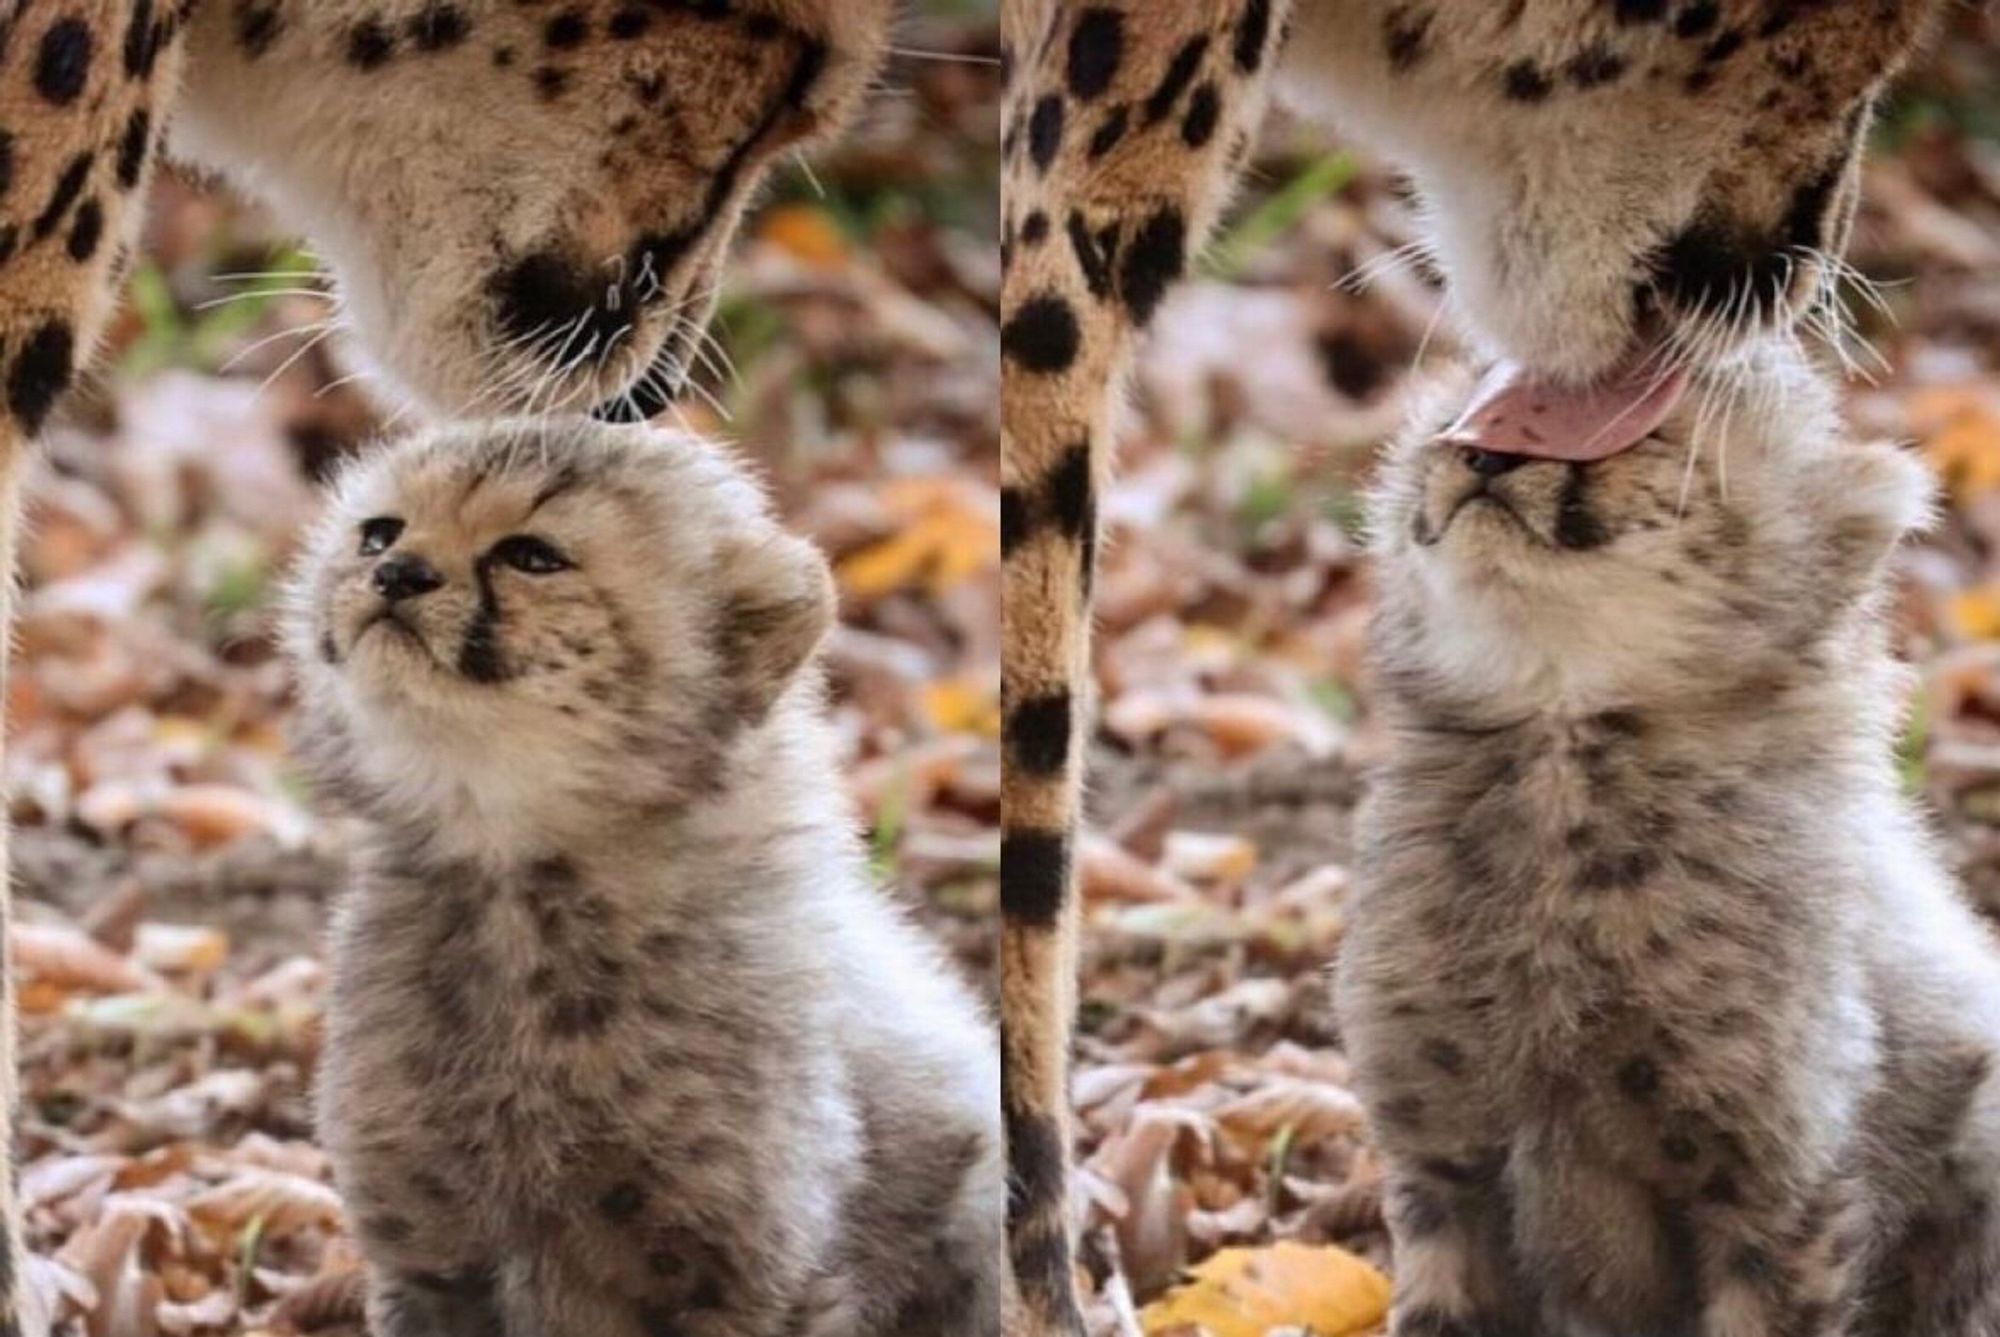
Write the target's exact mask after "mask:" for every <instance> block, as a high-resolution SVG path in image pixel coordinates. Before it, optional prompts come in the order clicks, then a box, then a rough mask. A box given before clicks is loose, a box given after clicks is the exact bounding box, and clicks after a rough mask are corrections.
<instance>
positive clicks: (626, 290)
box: [491, 251, 638, 361]
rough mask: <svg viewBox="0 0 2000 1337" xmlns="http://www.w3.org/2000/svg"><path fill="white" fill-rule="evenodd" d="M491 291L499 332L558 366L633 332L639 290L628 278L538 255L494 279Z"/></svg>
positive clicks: (553, 255)
mask: <svg viewBox="0 0 2000 1337" xmlns="http://www.w3.org/2000/svg"><path fill="white" fill-rule="evenodd" d="M491 291H492V294H493V298H494V301H495V304H496V306H497V308H498V311H499V319H500V327H501V328H502V329H503V330H504V331H506V333H507V334H508V335H509V336H510V337H511V338H513V339H514V340H515V341H516V342H517V343H519V344H522V345H525V346H526V347H527V349H528V351H529V353H530V355H531V356H534V357H536V358H538V359H541V360H546V361H558V360H567V359H570V358H572V357H577V358H583V357H588V356H589V355H590V354H592V353H594V352H601V351H603V350H604V349H605V348H606V347H607V346H608V345H609V343H610V341H611V340H612V339H613V338H614V337H615V336H617V335H618V334H620V333H622V332H623V331H625V330H628V329H630V328H631V326H632V319H633V315H634V310H633V308H634V307H635V306H636V305H637V292H638V288H637V285H636V282H635V280H634V277H633V275H631V274H630V273H625V274H623V275H622V277H621V276H620V275H619V274H617V273H613V272H611V271H606V272H604V273H594V272H592V271H591V270H589V269H586V268H585V267H584V266H582V265H580V264H578V263H577V262H576V261H574V260H572V259H570V258H568V257H567V256H564V255H560V254H557V253H555V252H552V251H536V252H533V253H531V254H529V255H525V256H523V257H521V258H520V259H519V260H517V261H515V262H514V263H513V264H511V265H509V266H507V267H506V268H505V269H503V270H501V271H500V272H499V273H498V274H496V275H495V276H494V277H493V281H492V285H491Z"/></svg>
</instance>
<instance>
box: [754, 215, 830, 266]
mask: <svg viewBox="0 0 2000 1337" xmlns="http://www.w3.org/2000/svg"><path fill="white" fill-rule="evenodd" d="M757 234H758V236H759V237H761V238H762V239H763V240H765V241H767V242H769V243H771V244H772V245H773V246H776V247H777V248H779V249H780V250H782V251H785V252H786V253H788V254H789V255H791V256H792V257H793V258H794V259H797V260H803V261H805V262H806V263H807V264H809V265H812V266H814V267H816V268H819V269H833V268H835V267H837V266H839V265H840V264H842V263H844V262H845V261H846V259H847V238H845V237H843V236H841V235H840V228H839V226H838V225H837V224H836V223H835V222H834V221H833V218H832V216H831V215H829V214H828V213H827V212H826V210H824V209H819V208H815V207H814V206H812V205H810V204H783V205H779V206H778V207H777V208H775V209H773V210H771V212H769V213H767V214H765V215H764V219H763V221H762V222H761V223H760V224H759V225H758V228H757Z"/></svg>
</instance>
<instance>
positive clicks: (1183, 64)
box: [1146, 33, 1208, 125]
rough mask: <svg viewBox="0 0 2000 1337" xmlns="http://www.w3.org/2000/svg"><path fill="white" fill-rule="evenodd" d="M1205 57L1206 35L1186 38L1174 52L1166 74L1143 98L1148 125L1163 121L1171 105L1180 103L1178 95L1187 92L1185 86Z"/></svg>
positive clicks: (1198, 69) (1192, 80)
mask: <svg viewBox="0 0 2000 1337" xmlns="http://www.w3.org/2000/svg"><path fill="white" fill-rule="evenodd" d="M1207 55H1208V36H1207V34H1205V33H1204V34H1202V35H1201V36H1199V37H1192V38H1189V39H1188V41H1187V42H1186V43H1185V44H1184V45H1183V46H1182V47H1181V49H1180V50H1179V51H1176V52H1175V53H1174V58H1173V61H1172V62H1171V63H1170V64H1169V65H1168V66H1167V72H1166V73H1165V74H1164V75H1162V76H1161V78H1160V82H1159V84H1158V86H1157V87H1155V88H1154V89H1153V92H1152V95H1151V96H1150V97H1148V98H1147V99H1146V123H1147V124H1148V125H1150V124H1152V123H1154V122H1156V121H1163V120H1165V119H1166V118H1167V116H1168V115H1169V114H1170V113H1171V112H1172V111H1173V109H1174V105H1175V104H1176V103H1178V102H1179V101H1180V100H1181V94H1183V93H1185V92H1187V90H1188V86H1189V85H1190V84H1192V83H1193V82H1194V77H1195V75H1197V74H1199V73H1200V72H1201V62H1202V59H1203V58H1204V57H1205V56H1207Z"/></svg>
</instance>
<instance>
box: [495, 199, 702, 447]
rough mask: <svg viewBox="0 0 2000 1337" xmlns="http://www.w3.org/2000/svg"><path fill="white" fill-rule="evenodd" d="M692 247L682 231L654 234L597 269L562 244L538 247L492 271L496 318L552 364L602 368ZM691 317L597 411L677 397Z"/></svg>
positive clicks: (521, 344)
mask: <svg viewBox="0 0 2000 1337" xmlns="http://www.w3.org/2000/svg"><path fill="white" fill-rule="evenodd" d="M686 249H687V244H686V242H684V241H682V240H680V239H678V238H668V237H648V238H645V239H642V240H641V241H639V242H638V243H636V244H635V245H634V246H633V247H632V248H631V251H630V252H629V253H628V254H627V255H625V256H622V257H620V258H618V259H617V260H616V261H614V262H613V263H612V264H611V265H609V266H608V267H602V268H600V269H597V270H593V269H592V268H591V267H590V266H588V265H586V264H584V263H583V262H581V261H579V260H577V259H575V258H574V257H573V256H570V255H567V254H564V253H563V252H562V251H560V250H540V251H531V252H529V253H528V254H526V255H524V256H522V257H521V258H519V259H518V260H515V261H514V262H513V263H511V264H509V265H508V266H506V267H505V268H504V269H502V270H500V271H499V272H498V273H497V274H495V275H494V276H493V279H492V281H491V283H490V285H489V287H490V292H491V296H492V300H493V305H494V310H495V319H496V322H497V324H498V325H499V327H500V331H501V333H502V335H503V336H504V337H505V338H506V339H508V340H509V341H510V342H511V344H512V345H513V346H514V347H516V348H517V349H519V350H521V352H522V354H523V355H524V356H525V357H526V358H527V359H529V360H530V361H532V362H534V363H536V364H539V365H542V366H544V367H546V368H548V369H549V370H551V371H553V372H556V373H558V374H562V375H573V374H575V373H577V372H580V371H584V370H586V369H590V368H601V367H602V366H604V365H605V364H606V363H607V362H608V361H609V360H610V358H611V356H612V354H613V352H614V350H616V349H617V348H618V347H619V345H620V344H621V343H622V342H624V341H626V340H629V339H631V338H632V336H633V334H634V332H635V331H636V330H637V329H638V328H639V323H640V318H641V316H642V315H643V314H644V313H645V312H646V311H647V310H648V309H649V308H652V307H655V306H658V305H660V303H661V302H662V299H663V298H664V297H665V295H666V293H667V291H668V288H667V275H668V274H669V272H670V271H671V269H672V268H673V266H674V265H675V263H676V262H677V261H678V260H679V259H680V258H681V257H682V255H683V253H684V252H685V251H686ZM684 325H685V322H681V321H676V322H674V326H673V328H672V329H671V330H670V331H669V332H668V335H667V337H666V339H665V341H664V342H663V344H662V346H661V347H660V349H659V350H658V352H656V353H655V354H654V356H653V357H652V359H651V360H650V362H649V363H648V364H647V365H645V366H644V367H643V368H642V369H640V370H639V371H638V372H637V373H636V374H635V376H634V379H633V380H632V383H631V385H630V386H629V388H627V389H626V390H624V391H623V392H622V393H620V394H618V395H616V396H614V397H612V398H610V399H608V400H606V401H604V402H602V403H601V404H599V405H597V406H596V407H595V408H594V409H593V416H595V417H598V418H601V419H605V420H607V421H612V422H637V421H643V420H645V419H647V418H651V417H652V416H654V415H655V414H657V413H659V412H660V411H662V410H663V409H665V408H666V407H667V405H668V404H670V403H672V402H673V401H674V400H675V399H676V398H678V397H679V394H680V391H681V388H682V383H683V375H684V373H683V368H684V367H685V366H686V355H685V347H684V346H685V344H686V341H687V340H686V333H685V330H684V328H683V326H684Z"/></svg>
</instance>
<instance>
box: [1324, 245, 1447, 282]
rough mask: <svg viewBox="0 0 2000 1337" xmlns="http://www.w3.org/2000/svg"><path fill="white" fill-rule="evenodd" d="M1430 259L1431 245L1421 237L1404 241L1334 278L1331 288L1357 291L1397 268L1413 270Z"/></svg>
mask: <svg viewBox="0 0 2000 1337" xmlns="http://www.w3.org/2000/svg"><path fill="white" fill-rule="evenodd" d="M1431 259H1432V255H1431V247H1430V244H1429V243H1428V242H1426V241H1424V240H1423V239H1422V238H1418V239H1417V240H1415V241H1406V242H1404V243H1403V244H1402V245H1401V246H1394V247H1391V248H1390V249H1388V250H1386V251H1378V252H1376V253H1375V254H1374V255H1371V256H1369V257H1368V258H1367V259H1366V260H1363V261H1362V262H1361V263H1360V264H1358V265H1356V266H1354V267H1353V268H1352V269H1350V270H1348V271H1347V272H1346V273H1345V274H1342V275H1341V276H1340V277H1339V278H1337V279H1335V280H1334V282H1333V290H1334V291H1335V292H1352V293H1359V292H1362V291H1365V290H1366V289H1367V288H1368V287H1370V286H1371V285H1373V284H1374V283H1375V282H1376V281H1377V280H1379V279H1382V278H1385V277H1387V276H1388V275H1390V274H1393V273H1395V272H1396V271H1397V270H1414V269H1416V268H1417V266H1418V265H1419V264H1420V263H1423V262H1426V261H1430V260H1431Z"/></svg>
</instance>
